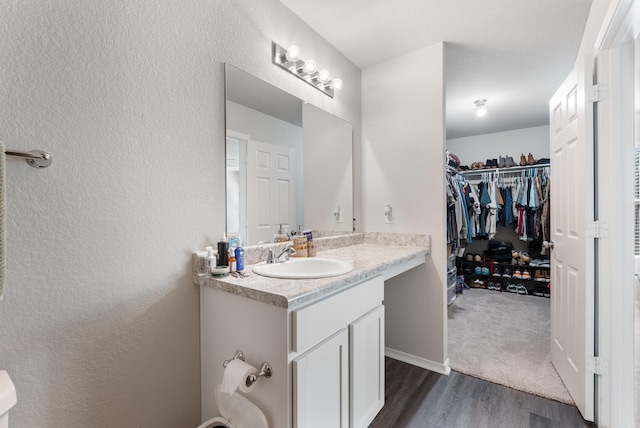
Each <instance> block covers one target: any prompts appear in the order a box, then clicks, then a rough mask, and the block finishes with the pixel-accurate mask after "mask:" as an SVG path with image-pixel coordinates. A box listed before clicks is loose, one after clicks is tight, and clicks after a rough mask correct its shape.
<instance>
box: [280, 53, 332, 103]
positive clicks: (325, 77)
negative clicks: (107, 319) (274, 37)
mask: <svg viewBox="0 0 640 428" xmlns="http://www.w3.org/2000/svg"><path fill="white" fill-rule="evenodd" d="M271 45H272V47H273V55H272V62H273V63H274V64H275V65H277V66H279V67H281V68H283V69H284V70H287V71H288V72H289V73H291V74H293V75H294V76H297V77H298V78H300V79H302V80H304V81H305V82H307V83H308V84H309V85H311V86H313V87H314V88H316V89H317V90H319V91H321V92H324V93H325V94H327V95H329V96H330V97H331V98H333V96H334V94H335V92H336V91H339V90H340V89H342V87H343V85H344V84H343V83H342V80H341V79H331V78H330V74H329V71H327V70H325V69H321V70H320V71H318V64H316V62H315V61H314V60H312V59H308V60H303V59H302V58H301V57H300V48H298V47H297V46H289V48H288V49H285V48H283V47H282V46H280V45H278V44H277V43H275V42H271Z"/></svg>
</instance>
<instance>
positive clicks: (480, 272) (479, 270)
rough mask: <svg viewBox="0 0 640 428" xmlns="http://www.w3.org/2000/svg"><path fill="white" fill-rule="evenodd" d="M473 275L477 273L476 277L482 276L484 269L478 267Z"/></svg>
mask: <svg viewBox="0 0 640 428" xmlns="http://www.w3.org/2000/svg"><path fill="white" fill-rule="evenodd" d="M473 273H475V274H476V275H482V268H481V267H480V266H476V268H475V269H474V270H473Z"/></svg>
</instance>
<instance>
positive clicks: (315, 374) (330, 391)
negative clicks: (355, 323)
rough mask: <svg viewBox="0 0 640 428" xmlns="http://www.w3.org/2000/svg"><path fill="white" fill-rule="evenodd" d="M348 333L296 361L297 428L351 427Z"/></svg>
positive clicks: (335, 336)
mask: <svg viewBox="0 0 640 428" xmlns="http://www.w3.org/2000/svg"><path fill="white" fill-rule="evenodd" d="M348 348H349V334H348V332H347V330H346V329H342V330H340V331H339V332H338V333H336V334H335V335H333V336H332V337H330V338H329V339H327V340H325V341H324V342H322V343H321V344H319V345H318V346H316V347H314V348H312V349H311V350H309V351H308V352H306V353H305V354H303V355H301V356H300V357H298V358H296V359H295V360H293V383H294V391H293V397H294V398H293V399H294V406H293V408H294V415H293V417H294V421H295V427H297V428H314V427H318V428H327V427H335V428H347V427H348V426H349V349H348Z"/></svg>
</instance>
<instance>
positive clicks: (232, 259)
mask: <svg viewBox="0 0 640 428" xmlns="http://www.w3.org/2000/svg"><path fill="white" fill-rule="evenodd" d="M228 262H229V273H231V272H235V271H236V256H235V254H234V252H233V250H232V249H229V259H228Z"/></svg>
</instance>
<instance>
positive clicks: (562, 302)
mask: <svg viewBox="0 0 640 428" xmlns="http://www.w3.org/2000/svg"><path fill="white" fill-rule="evenodd" d="M592 81H593V62H592V59H590V58H584V59H582V60H579V61H578V63H577V65H576V68H574V70H573V71H572V72H571V74H570V75H569V76H568V77H567V79H566V80H565V81H564V83H563V84H562V86H560V88H559V89H558V91H557V92H556V94H555V95H554V96H553V98H552V99H551V101H550V103H549V107H550V115H551V119H550V124H551V125H550V131H551V177H553V182H552V185H551V239H552V241H553V244H554V248H553V250H552V252H551V361H552V363H553V365H554V366H555V368H556V370H557V371H558V374H560V377H561V379H562V381H563V382H564V384H565V385H566V387H567V390H568V391H569V393H570V394H571V396H572V397H573V400H574V401H575V403H576V406H577V407H578V409H579V410H580V413H582V416H583V417H584V418H585V419H586V420H589V421H593V419H594V371H593V368H592V367H590V365H591V364H592V362H593V355H594V295H595V293H594V277H595V275H594V264H595V263H594V239H593V238H590V237H589V235H588V233H587V230H588V226H589V225H590V224H592V223H593V218H594V217H593V215H594V184H593V181H594V172H593V109H592V104H593V103H592V102H590V101H589V100H587V99H586V94H587V91H588V90H589V89H590V87H591V83H590V82H592Z"/></svg>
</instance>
